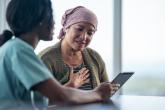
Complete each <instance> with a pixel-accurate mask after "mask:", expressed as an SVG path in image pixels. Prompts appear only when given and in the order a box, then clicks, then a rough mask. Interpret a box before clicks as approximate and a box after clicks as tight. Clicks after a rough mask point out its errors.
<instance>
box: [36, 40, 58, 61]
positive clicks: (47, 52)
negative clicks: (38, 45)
mask: <svg viewBox="0 0 165 110" xmlns="http://www.w3.org/2000/svg"><path fill="white" fill-rule="evenodd" d="M59 49H60V43H59V42H58V43H56V44H55V45H53V46H49V47H47V48H45V49H44V50H42V51H41V52H40V53H39V54H38V56H39V57H40V58H44V57H49V56H55V55H56V54H57V53H58V51H59Z"/></svg>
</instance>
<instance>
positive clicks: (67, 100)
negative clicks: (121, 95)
mask: <svg viewBox="0 0 165 110" xmlns="http://www.w3.org/2000/svg"><path fill="white" fill-rule="evenodd" d="M32 89H34V90H37V91H39V92H41V93H42V94H43V95H44V96H47V97H48V98H49V101H50V103H51V104H82V103H90V102H98V101H104V100H107V99H109V97H110V96H111V94H112V93H113V92H114V91H116V90H117V89H118V86H117V85H114V84H110V83H103V84H101V85H100V86H99V87H97V88H95V89H94V90H90V91H82V90H78V89H74V88H68V87H64V86H62V85H61V84H59V83H58V82H57V81H56V80H55V79H48V80H46V81H44V82H41V83H39V84H37V85H35V86H34V87H33V88H32Z"/></svg>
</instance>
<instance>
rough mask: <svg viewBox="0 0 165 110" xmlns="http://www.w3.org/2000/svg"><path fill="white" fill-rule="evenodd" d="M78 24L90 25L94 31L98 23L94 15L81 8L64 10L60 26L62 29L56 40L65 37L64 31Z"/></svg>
mask: <svg viewBox="0 0 165 110" xmlns="http://www.w3.org/2000/svg"><path fill="white" fill-rule="evenodd" d="M78 22H87V23H90V24H92V25H93V27H94V28H95V30H97V24H98V21H97V17H96V15H95V14H94V13H93V12H92V11H90V10H89V9H87V8H85V7H83V6H77V7H75V8H71V9H68V10H66V11H65V13H64V15H63V16H62V20H61V24H62V26H63V28H62V29H61V30H60V34H59V36H58V38H59V39H63V37H64V35H65V31H64V30H65V29H67V28H68V27H69V26H71V25H73V24H75V23H78Z"/></svg>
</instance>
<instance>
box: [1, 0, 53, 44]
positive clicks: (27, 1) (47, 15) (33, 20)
mask: <svg viewBox="0 0 165 110" xmlns="http://www.w3.org/2000/svg"><path fill="white" fill-rule="evenodd" d="M6 19H7V23H8V25H9V27H10V29H11V31H12V32H10V35H7V34H5V32H7V31H4V32H3V34H1V39H2V38H3V39H4V40H3V41H5V42H6V41H7V40H8V39H10V38H11V37H12V35H13V34H14V35H15V36H16V37H20V35H21V34H24V33H27V32H30V31H31V30H33V29H34V28H35V27H36V26H37V25H38V24H39V23H40V22H42V21H43V20H47V22H48V24H49V25H50V26H51V24H52V22H53V15H52V6H51V1H50V0H11V1H10V2H9V4H8V7H7V11H6ZM12 33H13V34H12ZM5 42H3V43H5ZM1 45H3V44H1Z"/></svg>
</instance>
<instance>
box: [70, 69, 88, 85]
mask: <svg viewBox="0 0 165 110" xmlns="http://www.w3.org/2000/svg"><path fill="white" fill-rule="evenodd" d="M70 69H71V70H70V75H69V81H68V83H67V85H68V86H70V87H74V88H79V87H80V86H82V85H83V84H85V83H87V82H88V81H89V79H88V77H89V73H88V71H89V70H88V69H87V68H82V69H81V70H79V71H78V72H77V73H74V72H73V68H70Z"/></svg>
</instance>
